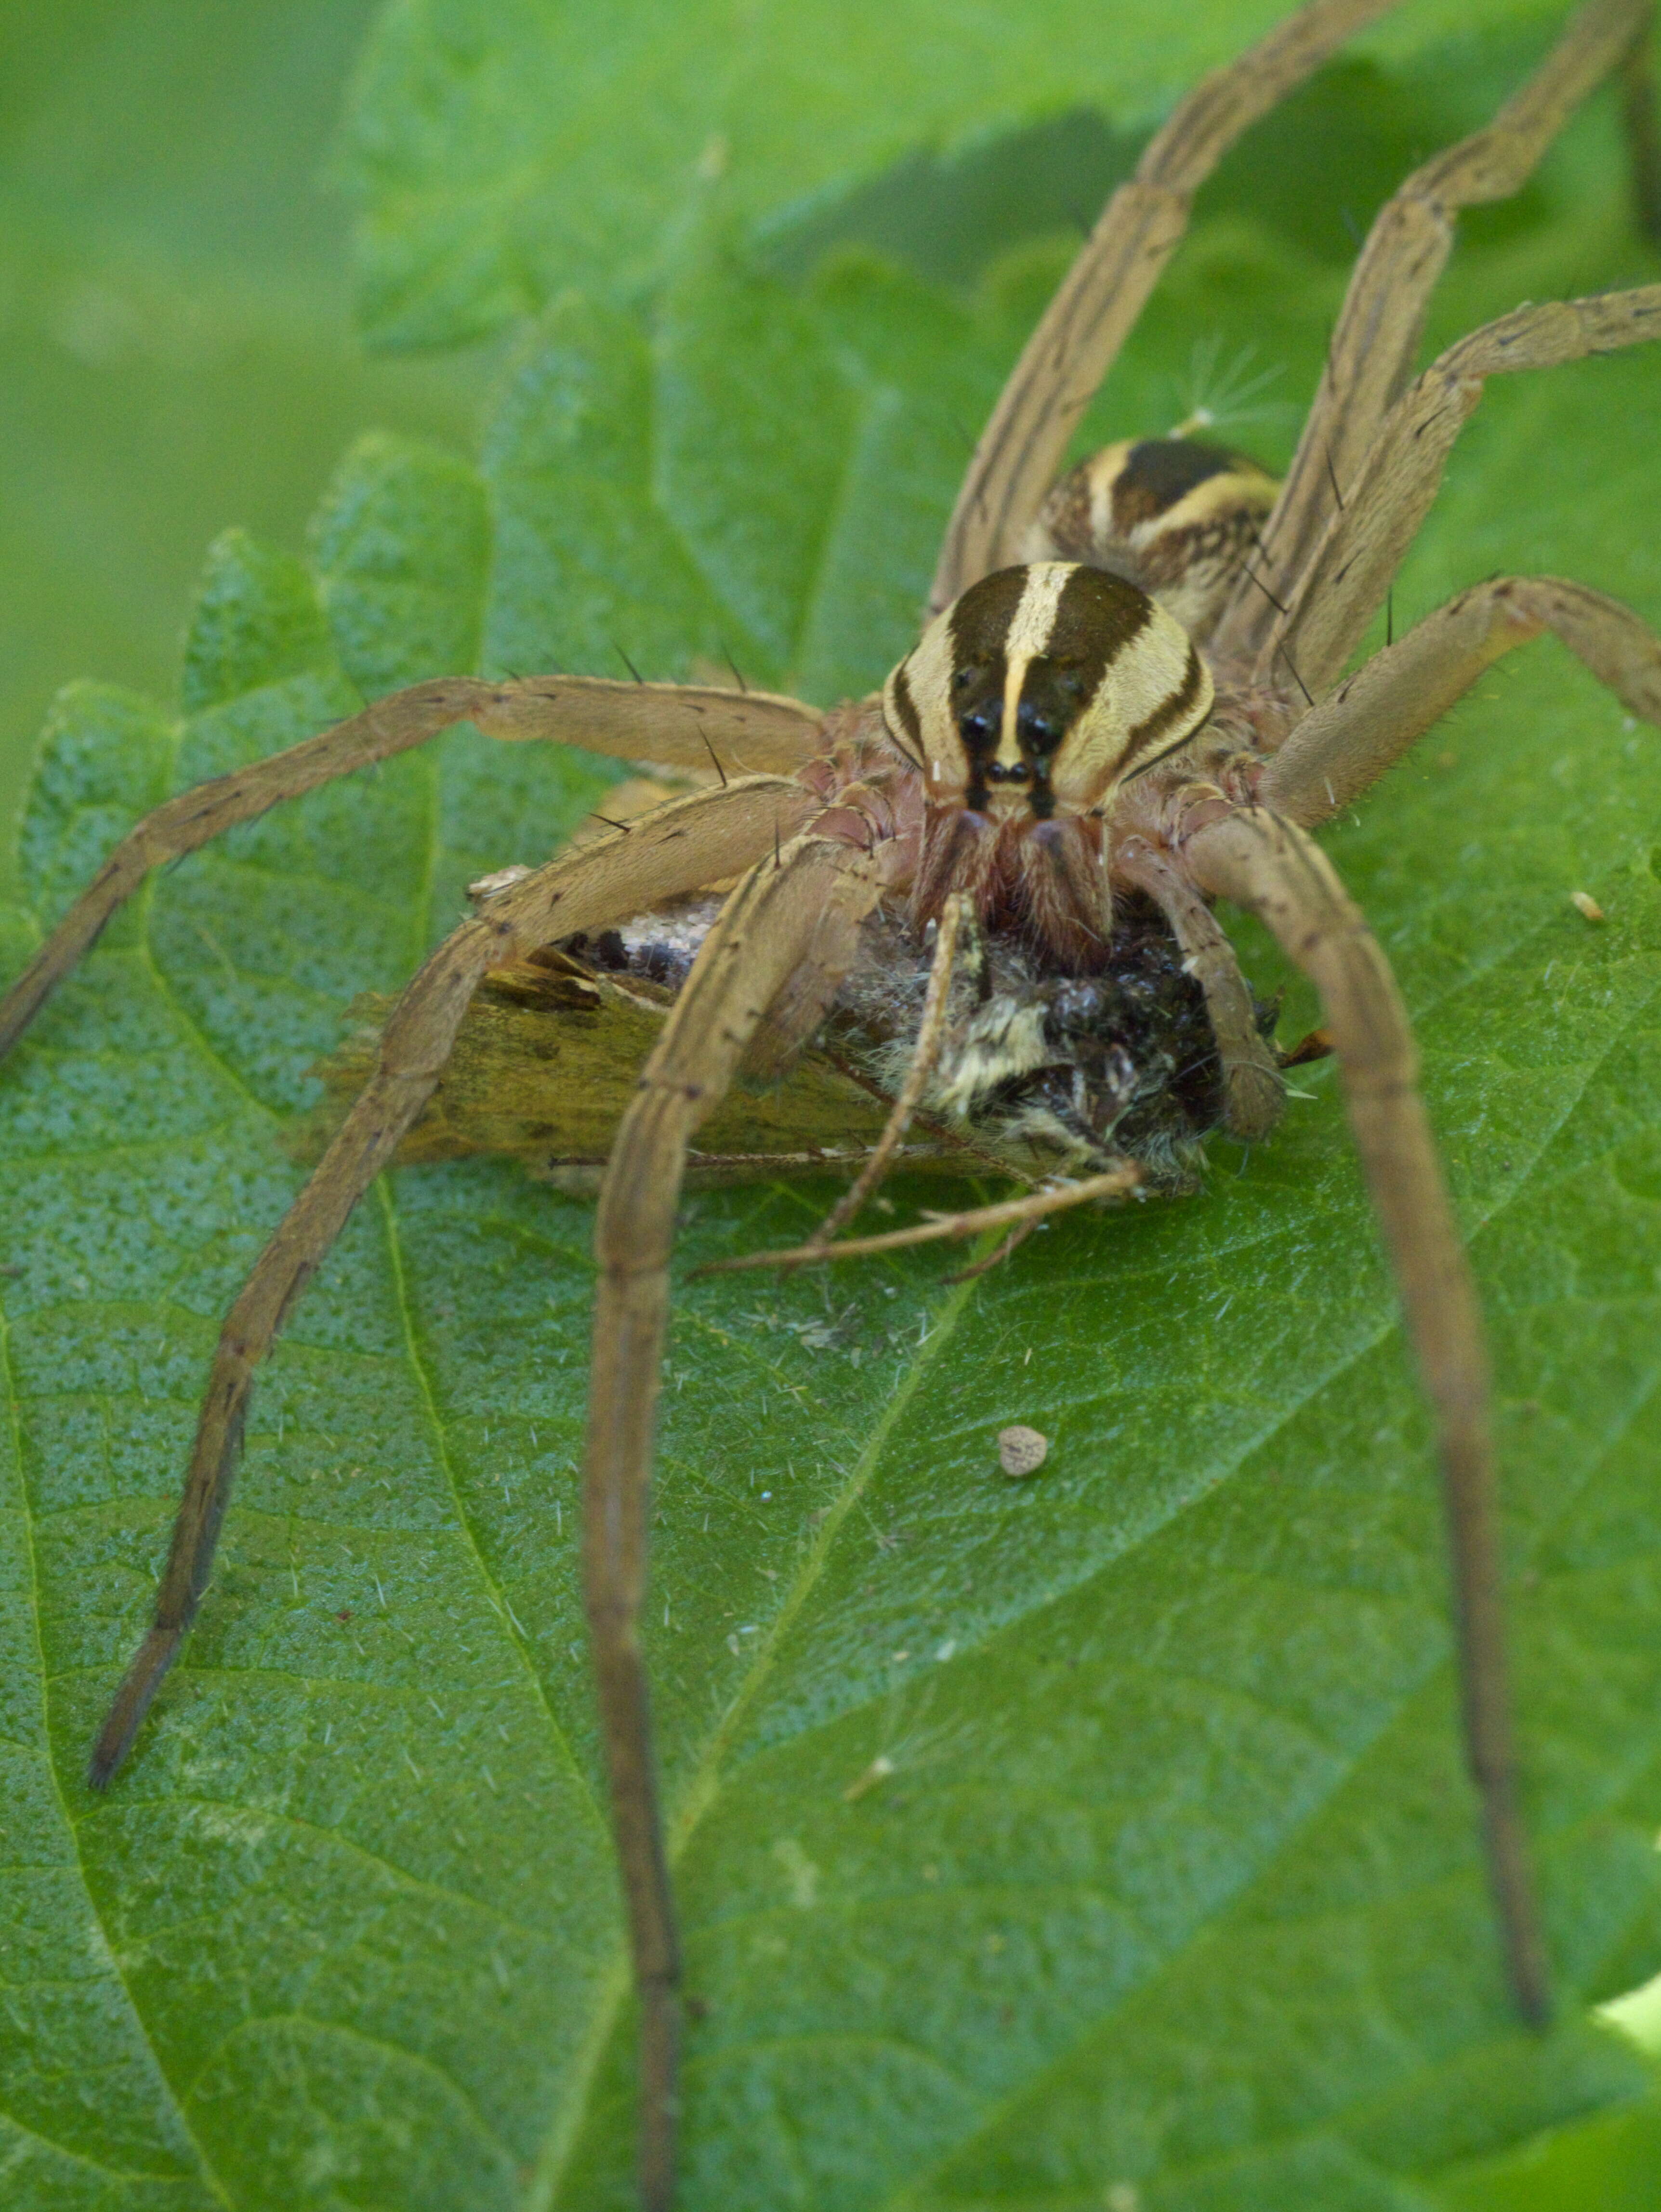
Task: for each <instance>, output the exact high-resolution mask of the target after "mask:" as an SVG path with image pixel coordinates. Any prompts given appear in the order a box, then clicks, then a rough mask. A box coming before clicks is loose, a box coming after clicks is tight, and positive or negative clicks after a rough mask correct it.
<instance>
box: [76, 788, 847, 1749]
mask: <svg viewBox="0 0 1661 2212" xmlns="http://www.w3.org/2000/svg"><path fill="white" fill-rule="evenodd" d="M817 805H818V801H817V800H816V799H814V797H813V795H812V793H810V792H809V791H807V790H806V788H805V787H803V786H802V785H800V784H799V783H796V782H794V781H791V780H788V779H787V778H784V777H776V776H753V777H748V778H746V779H745V781H743V782H742V783H733V784H731V785H729V786H728V787H727V788H726V789H724V790H717V791H703V792H696V793H692V794H691V796H690V797H688V798H685V799H676V800H673V801H672V802H671V803H670V805H667V806H665V807H662V808H660V810H659V811H658V812H657V813H656V814H654V815H653V816H651V817H649V818H648V820H647V821H645V822H643V823H641V824H639V825H638V826H637V827H636V829H635V830H634V831H633V832H632V834H630V833H619V835H618V836H615V837H608V838H606V839H605V840H604V841H600V842H595V843H593V844H592V845H583V846H579V847H578V848H576V849H575V851H573V852H570V853H569V854H565V855H563V857H562V858H561V859H559V860H553V861H551V862H549V864H548V865H547V866H545V867H542V868H538V869H537V870H536V871H535V872H534V873H533V874H532V875H529V876H526V877H525V878H523V879H522V880H521V881H520V882H519V883H516V884H514V885H513V886H512V887H511V888H510V889H509V890H506V891H503V892H502V893H501V894H500V895H499V896H497V897H496V898H494V899H492V900H491V901H490V903H489V904H488V906H487V907H486V908H485V910H484V913H483V914H481V915H478V916H476V917H475V918H474V919H473V920H472V921H465V922H463V924H462V925H461V927H460V928H459V929H458V930H456V931H454V932H453V934H452V935H451V936H449V937H448V938H447V939H445V941H444V943H443V944H442V945H441V946H440V947H439V949H438V951H436V952H435V953H434V954H433V955H432V956H431V957H430V958H429V960H428V961H427V963H426V964H425V965H424V966H423V968H422V969H421V970H420V972H419V973H418V974H417V976H416V977H415V980H414V981H412V982H411V984H410V985H409V987H407V989H406V990H405V993H404V995H403V997H402V998H401V999H400V1000H399V1002H398V1005H397V1006H396V1007H395V1008H394V1009H393V1012H392V1018H391V1020H390V1021H389V1022H388V1023H387V1024H386V1030H385V1031H384V1033H383V1035H382V1036H381V1039H380V1051H379V1055H378V1059H377V1063H376V1066H375V1071H374V1074H373V1075H372V1076H371V1077H370V1079H369V1081H368V1084H367V1085H365V1087H364V1090H363V1091H362V1095H361V1097H359V1098H358V1101H357V1103H356V1105H355V1106H354V1107H353V1108H352V1110H351V1112H350V1114H349V1115H348V1116H347V1117H346V1120H345V1121H344V1123H343V1125H342V1127H341V1128H340V1130H339V1132H338V1134H337V1135H336V1137H335V1139H334V1141H333V1143H332V1145H331V1146H330V1147H329V1149H328V1151H327V1152H326V1153H325V1154H324V1156H323V1158H322V1159H321V1161H320V1162H319V1164H318V1166H317V1168H316V1170H314V1171H313V1175H312V1176H311V1179H310V1180H309V1182H307V1184H306V1187H305V1188H304V1189H303V1190H302V1191H301V1193H300V1195H299V1196H298V1197H297V1198H296V1199H295V1201H294V1204H293V1205H292V1206H290V1207H289V1211H288V1212H287V1213H286V1214H285V1215H284V1217H283V1221H282V1223H281V1224H280V1225H279V1226H278V1228H277V1233H276V1234H275V1236H273V1237H272V1238H271V1243H269V1244H268V1245H267V1246H266V1247H265V1251H264V1252H262V1253H261V1255H260V1256H259V1260H258V1261H256V1262H255V1265H254V1269H253V1273H252V1274H251V1275H250V1276H249V1278H248V1280H247V1282H246V1285H244V1287H243V1289H242V1291H241V1292H240V1295H239V1296H238V1297H237V1300H236V1303H235V1304H234V1306H233V1307H232V1308H231V1310H230V1312H229V1314H228V1316H226V1319H225V1325H224V1328H223V1329H222V1332H221V1334H220V1339H219V1343H218V1345H217V1346H216V1350H215V1352H214V1358H213V1368H212V1372H211V1375H210V1380H209V1383H208V1389H207V1395H206V1396H205V1398H204V1401H203V1406H202V1413H201V1416H200V1419H199V1422H198V1429H197V1435H196V1444H195V1449H194V1450H193V1451H192V1455H191V1464H190V1471H189V1473H188V1474H187V1475H186V1481H185V1494H184V1497H183V1498H182V1499H181V1501H180V1504H179V1514H178V1517H177V1519H176V1520H175V1521H174V1522H173V1542H172V1546H171V1548H170V1549H169V1552H168V1554H167V1565H166V1567H165V1568H164V1569H163V1570H162V1575H161V1586H160V1588H159V1589H158V1590H157V1593H156V1602H155V1623H154V1625H153V1626H152V1627H151V1629H150V1632H149V1634H148V1635H147V1636H146V1638H144V1641H143V1644H142V1645H141V1646H140V1647H139V1650H138V1653H137V1656H136V1657H135V1658H134V1660H133V1662H132V1664H131V1667H130V1668H128V1670H127V1673H126V1675H125V1678H124V1680H123V1681H122V1683H121V1686H120V1688H119V1690H118V1691H117V1692H116V1695H115V1699H114V1701H113V1704H112V1705H111V1707H110V1711H109V1715H108V1717H107V1718H106V1721H105V1723H104V1726H103V1728H102V1729H101V1730H100V1734H99V1737H98V1741H97V1744H96V1746H95V1747H94V1751H93V1754H92V1761H91V1765H90V1767H89V1770H88V1780H89V1782H90V1784H91V1786H92V1787H93V1788H94V1790H101V1789H102V1788H103V1787H104V1786H105V1785H106V1783H107V1782H108V1781H109V1779H110V1777H111V1775H112V1774H113V1772H114V1771H115V1769H116V1768H117V1767H118V1766H119V1765H120V1763H121V1761H122V1759H124V1758H125V1755H126V1753H127V1751H128V1749H129V1747H131V1743H132V1740H133V1738H134V1736H135V1735H137V1733H138V1729H139V1727H140V1724H141V1723H142V1722H143V1718H144V1715H145V1713H146V1711H148V1710H149V1704H150V1700H151V1699H153V1698H154V1697H155V1692H156V1691H157V1689H158V1688H159V1687H160V1686H161V1678H162V1676H163V1675H164V1674H166V1673H167V1668H168V1667H169V1666H170V1664H171V1663H172V1662H173V1656H174V1654H175V1653H176V1652H177V1651H178V1650H179V1644H181V1643H182V1641H183V1640H184V1637H185V1633H186V1630H187V1629H188V1628H189V1626H190V1625H191V1622H192V1619H193V1618H194V1616H195V1613H196V1609H197V1607H198V1604H199V1603H200V1601H201V1598H202V1593H203V1591H204V1589H205V1588H206V1587H207V1582H208V1576H209V1573H210V1570H211V1567H212V1565H213V1554H214V1547H215V1544H216V1541H218V1536H219V1525H220V1522H221V1521H222V1519H223V1517H224V1513H225V1506H226V1504H227V1501H228V1498H229V1496H230V1486H231V1479H232V1475H233V1473H234V1468H235V1464H236V1458H237V1455H238V1452H239V1451H240V1447H241V1442H242V1428H243V1424H244V1421H245V1420H246V1416H247V1410H248V1401H249V1398H250V1395H251V1394H252V1389H253V1378H254V1373H255V1370H256V1369H257V1368H258V1367H259V1363H260V1361H261V1360H262V1359H263V1358H265V1354H266V1352H268V1351H269V1350H270V1349H271V1344H272V1342H273V1340H275V1338H276V1336H277V1333H278V1331H279V1330H280V1329H281V1328H282V1326H283V1322H284V1321H285V1320H286V1319H287V1317H288V1316H289V1312H290V1310H292V1308H293V1306H294V1304H295V1300H296V1299H297V1298H298V1297H299V1296H300V1294H301V1291H303V1290H304V1289H305V1287H306V1285H307V1283H308V1282H309V1281H310V1279H311V1278H312V1277H313V1275H314V1274H315V1273H316V1272H317V1270H318V1268H319V1266H320V1265H321V1264H322V1262H323V1261H324V1259H325V1257H326V1255H327V1253H328V1251H329V1249H330V1247H331V1246H332V1244H333V1243H334V1241H335V1239H336V1237H338V1236H339V1234H340V1231H341V1230H342V1229H343V1228H344V1226H345V1223H346V1218H347V1216H348V1215H349V1214H350V1212H351V1210H352V1208H353V1206H356V1203H357V1201H358V1200H359V1199H360V1198H361V1197H362V1194H363V1193H364V1192H365V1191H366V1190H367V1189H368V1187H369V1185H370V1183H371V1182H374V1178H375V1176H377V1175H378V1174H379V1173H380V1170H381V1169H382V1168H383V1167H384V1166H385V1165H386V1162H387V1161H388V1160H389V1159H390V1158H391V1157H392V1153H393V1152H395V1151H396V1150H397V1148H398V1145H399V1139H401V1138H402V1137H403V1135H404V1133H405V1130H406V1129H408V1128H409V1127H410V1126H411V1123H412V1122H413V1121H415V1118H416V1116H417V1115H418V1114H419V1113H420V1111H421V1109H422V1108H423V1105H425V1103H426V1102H427V1100H428V1098H429V1097H430V1095H431V1093H432V1091H433V1088H434V1086H435V1084H436V1083H437V1081H438V1079H439V1076H440V1075H441V1073H442V1071H443V1067H444V1063H445V1061H446V1060H447V1058H448V1057H449V1052H450V1047H451V1044H452V1042H453V1039H454V1036H455V1033H456V1030H457V1028H458V1027H459V1024H460V1021H461V1018H462V1015H463V1014H464V1013H465V1012H466V1009H467V1003H468V1001H469V1000H470V999H471V998H472V994H473V992H474V990H475V989H476V988H477V987H478V983H479V981H480V979H481V978H482V977H483V975H484V973H485V971H486V970H487V969H490V968H492V967H496V966H499V965H500V964H501V963H502V962H504V961H506V960H508V959H511V958H513V957H514V956H515V955H516V954H523V953H526V952H531V951H535V949H536V948H537V947H538V945H545V944H546V943H547V942H548V941H549V939H551V937H553V936H556V935H563V933H566V932H567V931H575V930H580V929H595V928H601V927H605V925H606V924H607V923H609V922H612V921H619V920H623V919H625V918H626V917H627V916H628V915H631V914H637V913H639V912H640V910H641V908H642V907H646V906H650V905H652V904H654V902H657V901H659V900H660V899H665V898H670V897H673V896H675V895H676V894H677V893H678V892H682V891H688V890H697V887H698V886H699V885H700V884H705V883H709V882H710V881H712V880H715V879H718V878H721V876H723V875H729V874H732V873H733V872H735V871H736V870H737V869H739V868H743V867H747V866H751V864H752V863H753V862H754V860H755V859H756V856H757V854H758V853H762V852H770V850H771V849H772V843H773V837H774V833H775V824H776V822H777V821H778V820H779V819H780V818H781V817H782V818H783V819H784V820H785V821H786V822H787V823H788V824H789V826H790V827H791V829H793V830H794V829H795V828H796V826H797V825H798V824H799V823H800V821H801V819H802V818H803V817H804V816H805V815H806V814H807V813H810V812H812V811H813V810H814V809H815V808H816V807H817Z"/></svg>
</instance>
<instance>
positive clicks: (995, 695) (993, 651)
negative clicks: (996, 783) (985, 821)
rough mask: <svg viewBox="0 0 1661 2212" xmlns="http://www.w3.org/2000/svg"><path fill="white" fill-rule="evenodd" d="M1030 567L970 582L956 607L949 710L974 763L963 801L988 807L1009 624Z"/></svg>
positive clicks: (1000, 725) (1002, 570) (951, 628)
mask: <svg viewBox="0 0 1661 2212" xmlns="http://www.w3.org/2000/svg"><path fill="white" fill-rule="evenodd" d="M1028 573H1029V572H1028V571H1027V570H1026V569H1025V568H999V569H996V570H995V571H994V573H993V574H991V575H989V576H983V577H982V578H981V580H980V581H979V583H977V584H971V585H970V587H969V589H968V590H967V591H966V592H964V595H963V597H962V598H961V599H959V600H958V603H957V605H956V606H954V607H953V608H952V615H951V619H950V624H949V634H950V636H951V640H952V675H951V679H950V681H951V693H950V697H949V702H948V711H949V712H950V714H951V716H952V724H953V726H954V727H955V728H956V730H957V732H958V742H959V743H960V744H961V745H962V746H963V749H964V757H965V758H966V760H967V761H968V763H969V787H968V789H967V791H966V792H965V793H964V805H967V806H968V807H970V809H971V810H972V811H975V812H977V813H979V812H982V811H984V809H985V806H986V771H987V769H988V768H989V766H990V764H991V762H992V760H993V757H994V756H995V754H996V752H997V750H998V743H999V739H1000V738H1001V734H1002V728H1003V693H1004V681H1005V678H1006V676H1007V672H1008V667H1009V661H1008V654H1007V647H1008V642H1009V631H1010V626H1011V624H1012V623H1013V621H1014V619H1015V615H1016V611H1017V610H1018V609H1019V606H1020V604H1021V600H1022V599H1023V598H1024V597H1025V592H1026V585H1027V577H1028Z"/></svg>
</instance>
